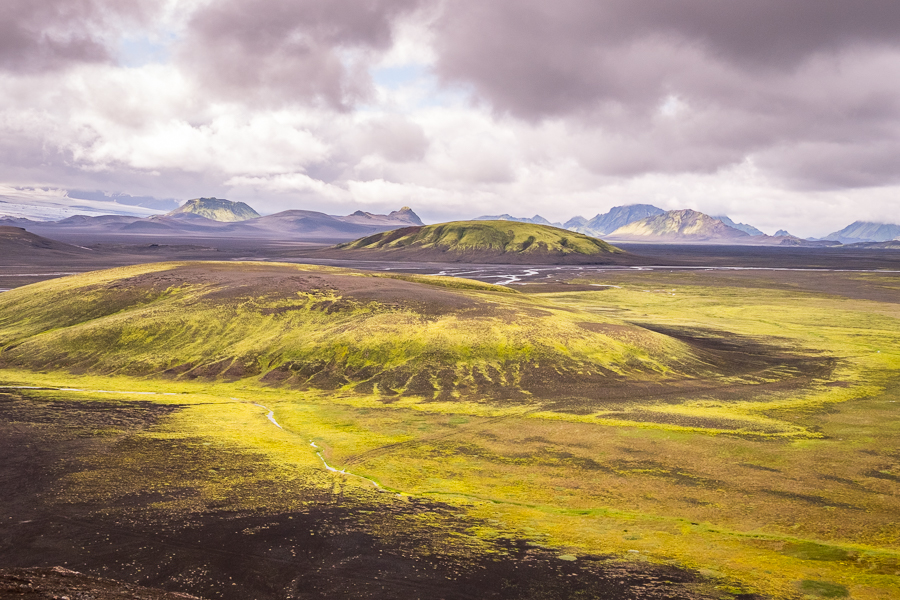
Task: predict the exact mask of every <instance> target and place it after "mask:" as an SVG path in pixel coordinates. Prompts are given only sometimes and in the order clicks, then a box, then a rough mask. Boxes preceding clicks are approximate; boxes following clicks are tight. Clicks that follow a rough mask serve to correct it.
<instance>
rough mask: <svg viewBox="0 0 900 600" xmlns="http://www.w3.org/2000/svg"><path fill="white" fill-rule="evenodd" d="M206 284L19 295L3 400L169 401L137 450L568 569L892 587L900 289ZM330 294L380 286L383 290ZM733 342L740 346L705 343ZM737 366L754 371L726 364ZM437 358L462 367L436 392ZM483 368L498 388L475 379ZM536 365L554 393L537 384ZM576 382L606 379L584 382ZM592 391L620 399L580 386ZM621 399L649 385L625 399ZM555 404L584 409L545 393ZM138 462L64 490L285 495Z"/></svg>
mask: <svg viewBox="0 0 900 600" xmlns="http://www.w3.org/2000/svg"><path fill="white" fill-rule="evenodd" d="M188 268H191V269H193V268H195V266H193V265H155V266H143V267H134V268H129V269H119V270H114V271H108V272H102V273H96V274H91V275H87V276H81V277H80V278H66V279H60V280H54V281H51V282H46V283H43V284H38V286H42V287H38V286H29V287H28V288H22V289H20V290H16V291H14V292H9V293H5V294H3V295H2V296H0V344H2V346H3V352H2V353H0V357H2V361H3V364H4V368H3V370H2V371H0V381H2V382H3V383H4V384H5V385H28V386H46V387H57V388H59V387H66V388H77V390H69V391H67V392H65V393H66V394H68V395H69V396H70V397H71V398H72V399H73V400H76V399H77V400H79V401H88V402H90V401H94V400H97V401H100V400H107V399H108V398H109V397H110V395H111V392H114V394H113V395H114V396H115V397H116V398H123V399H133V400H141V401H147V400H151V401H153V402H158V403H167V404H178V405H180V406H182V408H181V409H180V410H178V411H176V412H174V413H172V414H171V415H170V416H169V417H167V418H166V419H165V420H164V421H163V422H162V423H161V424H160V425H158V426H156V427H154V428H152V429H150V430H148V431H146V432H144V433H142V434H141V435H142V436H145V437H146V438H148V439H160V440H166V439H185V440H196V439H203V440H206V441H205V442H202V443H204V444H208V445H209V446H210V447H212V448H217V449H219V450H220V452H222V453H223V454H228V455H229V456H234V457H235V458H234V461H235V464H237V463H239V459H238V457H239V456H240V455H242V454H248V453H249V454H253V455H260V456H264V457H265V459H266V460H267V461H268V462H269V463H270V464H271V473H269V474H268V475H267V476H271V474H272V473H277V474H280V476H281V477H294V478H303V479H304V480H305V481H306V482H307V485H309V486H311V487H316V486H327V485H334V481H336V480H339V481H340V482H341V484H343V485H347V486H352V487H354V488H357V489H358V490H359V493H361V494H371V495H373V497H375V498H376V499H380V500H377V501H382V502H395V501H398V499H397V494H400V495H401V497H417V498H434V499H439V500H440V501H442V502H446V503H450V504H453V505H455V506H458V507H459V510H460V514H461V515H465V518H466V519H470V520H471V522H472V524H473V526H472V527H473V528H472V529H471V530H470V533H471V534H472V535H473V536H474V538H475V539H479V538H480V539H485V540H488V539H493V538H496V537H498V536H503V535H515V536H519V537H525V538H529V539H530V540H532V543H534V544H539V545H541V546H547V547H551V548H554V549H557V551H558V552H559V553H560V554H563V555H565V556H574V557H576V558H577V557H578V556H579V555H581V554H592V553H606V552H612V553H619V554H621V555H622V556H625V557H631V558H633V559H634V560H651V561H662V562H672V563H675V564H679V565H685V566H688V567H691V568H696V569H699V570H700V571H701V572H702V573H704V574H706V575H707V576H709V577H711V578H713V581H718V582H719V592H720V593H721V594H722V595H723V597H728V596H729V595H734V594H741V593H762V594H768V595H772V596H774V597H779V598H794V597H798V596H808V597H810V598H828V597H852V598H867V599H869V598H871V599H888V598H895V597H898V595H900V527H898V523H897V515H898V514H900V500H898V498H900V454H898V449H900V421H898V419H897V410H898V409H897V404H898V401H900V397H898V396H900V380H898V376H897V372H898V368H900V342H898V340H900V303H898V302H897V301H896V298H897V296H896V294H893V293H892V290H898V289H900V279H898V278H897V277H896V276H895V275H886V274H839V273H832V274H817V275H816V277H818V278H819V279H820V280H819V281H817V282H816V285H815V286H812V285H809V286H805V284H804V281H803V280H802V278H796V277H795V278H793V279H791V280H786V279H784V278H783V277H780V276H776V275H766V274H760V273H756V274H752V275H742V276H738V275H734V276H722V275H721V274H713V273H709V274H705V273H697V274H691V275H683V274H669V273H662V272H660V273H656V272H650V273H647V272H642V273H620V274H610V275H607V276H605V277H604V278H603V279H589V280H585V281H583V282H581V283H584V284H586V285H589V284H600V285H604V286H619V287H602V288H598V289H597V291H575V292H553V293H546V294H540V293H537V294H510V293H506V292H503V291H500V290H497V289H495V288H492V287H491V286H486V285H483V284H477V283H474V282H472V283H467V282H461V281H450V282H447V281H443V280H437V281H432V280H425V279H423V280H420V281H427V282H428V284H427V285H425V284H423V283H417V282H416V281H408V280H405V279H400V280H394V279H392V280H384V282H385V283H386V284H390V285H391V286H393V285H395V284H396V285H400V286H401V288H394V287H388V288H384V289H383V290H382V292H381V295H378V294H375V295H374V296H373V292H372V291H371V290H372V288H373V285H374V284H373V281H374V282H375V284H377V283H381V282H382V278H379V279H376V278H373V277H368V276H364V275H359V274H355V275H351V274H348V273H346V272H343V271H337V270H328V269H308V268H299V267H290V268H292V269H295V271H296V272H295V273H292V274H291V277H295V276H296V277H301V278H303V277H306V278H310V277H313V276H318V277H320V278H321V279H320V280H318V281H317V282H312V281H311V280H310V281H307V282H306V283H305V284H300V283H297V282H295V283H296V285H295V286H294V287H293V288H289V289H288V288H285V289H282V287H281V285H282V284H281V283H279V284H278V285H277V286H276V285H275V284H273V283H272V284H270V285H271V286H274V287H270V288H265V286H263V287H260V285H259V283H260V281H263V280H265V279H269V280H271V278H272V276H273V271H271V269H280V268H282V267H278V266H274V267H273V266H270V265H269V266H254V265H237V266H233V267H227V268H226V269H234V270H237V271H243V272H245V273H246V272H253V270H254V269H259V270H260V273H259V274H260V277H261V279H252V280H240V281H238V280H235V279H234V278H224V279H223V277H224V275H222V274H221V273H220V274H219V275H217V276H216V277H219V279H216V278H215V277H213V276H212V275H209V274H207V275H205V277H206V279H203V278H202V277H200V276H199V274H198V273H199V272H197V271H190V272H188V271H179V269H188ZM216 268H218V267H215V265H208V266H207V267H205V268H204V270H205V272H207V273H209V272H215V269H216ZM223 268H225V267H223ZM284 268H288V267H284ZM228 273H231V271H228ZM151 275H152V276H153V277H161V279H152V280H148V279H147V278H148V277H150V276H151ZM187 275H190V277H187ZM326 275H327V277H326ZM163 276H164V277H163ZM340 277H355V278H356V280H360V279H361V278H363V277H365V279H366V282H365V286H364V287H365V288H366V290H365V291H364V292H363V291H358V290H357V289H356V288H354V287H353V286H352V282H347V281H344V280H343V279H340ZM823 277H825V278H830V282H831V284H832V285H831V289H829V288H828V286H825V288H826V289H825V291H823V290H822V285H821V278H823ZM141 278H143V279H141ZM279 281H281V280H279ZM244 284H246V286H245V287H242V286H243V285H244ZM447 285H449V286H453V287H444V286H447ZM298 286H299V288H303V289H302V290H299V291H298ZM316 286H318V287H316ZM73 289H74V290H75V292H74V293H73ZM267 289H268V291H266V293H265V294H261V293H260V290H263V291H265V290H267ZM398 289H399V290H400V291H399V292H398V291H397V290H398ZM423 289H424V290H429V292H425V291H422V290H423ZM578 289H583V288H578ZM235 290H241V291H240V293H238V292H237V291H235ZM411 291H416V293H417V294H419V295H418V296H415V297H413V296H410V293H411ZM430 291H436V295H434V294H430ZM266 294H268V295H266ZM285 297H289V299H285ZM386 307H387V308H386ZM281 309H285V310H281ZM585 323H591V324H593V325H591V326H590V327H585V326H584V325H583V324H585ZM141 324H143V326H142V325H141ZM578 324H582V325H578ZM362 326H365V329H364V330H363V331H364V333H360V330H359V328H360V327H362ZM679 332H680V334H684V332H693V334H692V335H693V337H689V336H688V337H686V336H685V335H676V334H679ZM402 336H406V337H402ZM718 338H724V339H726V340H728V339H731V340H737V341H738V343H737V346H738V349H737V350H734V349H732V350H728V349H727V347H726V350H721V348H722V347H721V346H715V345H710V343H709V340H710V339H718ZM554 340H556V341H557V343H555V344H554ZM692 340H693V341H692ZM697 340H700V341H697ZM704 340H706V341H704ZM214 342H215V343H214ZM416 342H417V343H418V345H416ZM741 348H743V349H744V351H743V352H742V351H740V349H741ZM226 349H227V352H226ZM720 350H721V351H720ZM222 353H225V354H222ZM742 354H743V355H752V360H749V359H747V362H746V364H743V365H742V366H740V368H738V367H735V366H734V365H733V364H731V365H730V364H728V362H727V361H728V360H730V361H732V362H735V361H738V357H739V356H740V355H742ZM323 356H324V357H325V358H322V357H323ZM535 356H537V357H539V360H535V359H534V358H535ZM260 357H261V358H260ZM773 357H774V359H777V360H769V359H771V358H773ZM251 358H253V361H254V362H251V361H250V359H251ZM314 359H315V360H314ZM726 359H727V360H726ZM316 360H319V361H321V362H322V363H324V364H325V365H332V366H331V367H329V368H324V367H323V369H320V370H318V371H315V372H312V371H310V373H309V376H308V377H305V378H302V377H301V375H298V372H300V371H301V370H302V368H301V367H299V366H298V367H296V368H295V367H293V366H292V367H288V368H287V369H286V370H279V369H280V367H282V366H283V365H285V364H289V365H301V366H302V365H305V364H311V363H313V362H315V361H316ZM366 361H369V362H368V363H367V362H366ZM234 364H240V365H242V369H243V370H240V371H238V370H236V369H233V368H232V366H233V365H234ZM316 364H318V363H316ZM367 364H373V365H378V366H379V368H380V370H378V369H375V370H374V371H365V372H364V371H363V368H364V367H365V366H366V365H367ZM447 364H453V365H455V366H454V369H453V375H452V378H451V377H450V376H449V375H447V376H445V377H444V379H443V380H442V379H441V377H440V376H439V374H440V372H441V369H442V368H444V367H442V365H447ZM510 364H512V365H515V368H510V367H509V365H510ZM541 364H550V365H552V367H553V368H552V372H554V373H556V376H555V379H554V378H553V377H551V376H550V371H548V370H541V369H540V365H541ZM179 365H189V366H190V368H188V369H179V368H177V367H178V366H179ZM209 365H216V367H215V368H209ZM247 365H250V366H247ZM253 365H258V367H257V368H251V367H252V366H253ZM504 365H506V367H504ZM385 366H386V367H388V368H384V367H385ZM401 367H404V368H401ZM501 367H503V368H502V369H501ZM757 367H758V368H757ZM491 368H493V369H495V370H496V372H497V373H502V375H494V377H500V382H501V383H502V385H488V384H481V385H480V386H479V385H477V384H475V383H473V382H474V381H475V380H476V375H475V374H476V373H480V374H482V375H483V376H485V377H486V378H489V377H490V376H491V375H492V374H493V371H491V370H490V369H491ZM398 369H399V370H398ZM504 369H505V370H504ZM754 369H755V370H754ZM323 370H324V372H325V375H323V376H321V377H319V378H318V379H316V374H317V373H320V372H322V371H323ZM423 370H424V371H425V372H428V373H432V374H433V375H434V376H433V377H431V378H430V381H431V382H432V385H431V387H430V388H427V389H425V391H424V392H423V391H422V388H415V387H413V388H412V389H411V384H410V379H412V377H413V375H409V378H408V379H405V380H403V377H400V376H394V375H395V374H396V373H402V374H403V375H404V376H405V375H406V374H407V373H413V372H417V371H423ZM529 370H530V371H532V372H533V371H535V370H537V371H538V372H539V373H541V376H542V377H545V378H546V377H549V378H550V380H549V383H546V382H545V383H544V384H541V385H538V383H535V382H531V381H529V380H528V378H527V376H526V375H527V373H528V372H529ZM384 371H388V372H389V373H391V374H393V375H392V377H394V378H393V379H389V378H388V376H387V375H384V376H381V375H379V373H383V372H384ZM587 371H590V376H587V375H584V373H585V372H587ZM579 372H580V373H581V374H582V376H583V377H585V379H584V381H586V382H588V383H587V384H585V386H582V387H579V386H574V387H571V386H570V387H566V385H565V382H566V381H569V380H571V379H577V378H578V376H579ZM272 373H275V374H276V375H277V374H279V373H281V374H284V373H290V374H289V375H288V376H287V377H278V376H273V375H271V374H272ZM514 374H518V375H517V376H518V378H516V376H514ZM302 375H304V376H305V375H307V373H306V372H303V373H302ZM363 375H369V377H368V378H364V377H363ZM601 376H602V377H603V378H605V379H603V380H602V381H606V382H609V383H604V384H603V385H606V389H607V390H610V391H609V393H606V394H601V395H591V394H590V393H588V392H586V391H585V390H587V389H588V388H589V387H591V385H595V386H596V385H598V382H601V379H599V378H600V377H601ZM373 378H374V379H376V381H375V382H374V383H372V385H368V382H370V381H372V379H373ZM620 379H624V380H625V381H627V382H629V385H626V386H624V389H631V388H635V387H637V388H639V389H641V390H644V392H643V393H627V394H626V393H619V392H618V391H617V390H621V389H623V387H622V386H619V385H618V383H617V382H619V380H620ZM401 380H402V381H401ZM389 381H390V382H392V383H391V384H389V383H388V382H389ZM442 382H443V383H442ZM413 383H415V382H413ZM588 384H590V385H588ZM554 386H556V387H558V388H559V389H563V390H565V393H564V394H563V395H565V396H566V398H563V399H560V398H559V397H554V395H553V394H551V393H549V392H548V391H547V390H548V389H550V388H553V387H554ZM600 387H603V386H602V385H601V386H600ZM503 389H512V390H514V391H515V392H516V393H515V394H512V395H508V394H507V395H505V394H503V393H501V390H503ZM663 389H675V393H663V391H661V390H663ZM78 390H83V391H78ZM98 390H106V391H105V392H100V391H98ZM29 394H30V395H31V396H32V397H34V398H40V397H41V396H42V395H56V396H58V395H59V394H60V392H58V391H50V390H48V391H40V390H35V391H31V392H29ZM259 405H262V406H264V407H266V408H262V407H261V406H259ZM268 410H272V411H273V415H272V416H273V418H274V419H275V421H277V423H278V424H279V425H281V426H282V428H279V427H276V426H275V425H274V424H273V423H272V422H271V421H270V420H269V419H267V414H268V412H267V411H268ZM100 433H102V432H100ZM311 442H315V444H316V445H317V446H318V447H320V448H321V449H322V453H321V456H322V458H324V459H325V460H326V461H327V463H328V464H329V465H332V466H333V467H335V468H338V469H345V470H346V471H348V472H350V473H353V474H356V475H359V476H361V477H364V478H367V479H370V480H372V481H375V482H377V483H378V484H379V485H380V486H382V491H378V489H377V488H375V486H374V485H373V484H372V483H371V482H369V481H366V480H364V479H361V478H357V477H348V476H345V475H340V474H337V475H334V474H331V475H329V474H328V473H326V472H325V471H324V469H323V463H322V458H320V457H319V455H318V454H317V453H316V449H315V448H314V447H312V446H311V445H310V443H311ZM135 462H143V463H149V464H152V457H147V456H143V457H142V456H128V455H122V456H116V457H97V458H96V459H95V460H94V462H93V463H92V464H91V465H89V466H88V467H87V468H85V470H84V471H83V472H82V473H80V474H79V475H78V476H77V477H73V478H72V479H71V480H70V481H69V482H68V485H69V492H70V495H69V497H70V498H71V497H74V498H76V499H78V498H98V497H103V498H107V499H112V498H115V497H121V496H126V495H128V494H133V493H135V491H136V490H138V491H139V490H144V491H146V490H152V491H155V492H160V491H164V490H166V489H171V488H176V487H183V486H190V487H193V488H195V489H197V490H199V493H198V495H192V496H187V497H178V498H174V499H172V500H168V501H164V502H162V503H161V505H163V506H164V507H165V509H166V510H171V511H176V512H177V511H186V512H190V511H193V510H201V509H202V507H203V506H207V505H209V504H210V503H214V502H218V503H222V502H224V503H230V504H229V505H233V506H236V507H249V508H257V509H265V507H266V506H268V505H269V504H270V503H271V501H272V499H271V498H266V497H256V496H253V495H252V494H249V495H248V494H246V493H236V492H235V491H234V490H237V489H242V490H243V489H247V481H246V479H247V477H250V476H248V475H247V474H244V473H241V472H240V469H235V470H234V471H233V472H229V471H228V470H227V469H226V470H225V471H224V472H216V473H208V472H198V473H196V475H195V477H194V478H193V479H191V480H190V481H184V480H183V479H182V480H178V481H175V480H171V479H170V478H169V477H170V476H169V475H168V474H167V473H166V472H165V471H164V470H160V471H153V470H152V469H149V470H148V469H134V468H133V465H134V464H135ZM128 465H131V466H128ZM251 483H252V482H251ZM251 487H252V486H251ZM284 502H296V503H299V504H302V498H293V499H292V500H284ZM423 518H426V517H423ZM435 526H436V527H440V523H435Z"/></svg>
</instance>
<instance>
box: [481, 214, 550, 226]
mask: <svg viewBox="0 0 900 600" xmlns="http://www.w3.org/2000/svg"><path fill="white" fill-rule="evenodd" d="M472 220H473V221H514V222H516V223H531V224H533V225H550V226H551V227H559V228H560V229H562V223H551V222H550V221H548V220H547V219H545V218H544V217H542V216H541V215H534V216H533V217H514V216H512V215H509V214H507V213H503V214H502V215H481V216H480V217H475V218H474V219H472Z"/></svg>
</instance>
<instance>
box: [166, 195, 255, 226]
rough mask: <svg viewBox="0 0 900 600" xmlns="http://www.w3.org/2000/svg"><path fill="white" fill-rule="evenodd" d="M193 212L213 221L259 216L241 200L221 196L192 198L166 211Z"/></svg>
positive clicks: (230, 220) (172, 214) (246, 218)
mask: <svg viewBox="0 0 900 600" xmlns="http://www.w3.org/2000/svg"><path fill="white" fill-rule="evenodd" d="M181 214H194V215H200V216H201V217H206V218H207V219H211V220H213V221H222V222H223V223H235V222H238V221H249V220H250V219H256V218H258V217H259V213H258V212H256V211H255V210H253V209H252V208H251V207H250V206H249V205H248V204H245V203H243V202H232V201H231V200H224V199H222V198H194V199H193V200H188V201H187V202H185V203H184V204H183V205H181V206H180V207H178V208H176V209H175V210H173V211H172V212H170V213H168V216H174V215H181Z"/></svg>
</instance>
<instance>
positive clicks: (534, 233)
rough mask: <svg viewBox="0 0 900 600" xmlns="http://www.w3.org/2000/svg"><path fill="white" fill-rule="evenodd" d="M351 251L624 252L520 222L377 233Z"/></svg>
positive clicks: (457, 223) (351, 246)
mask: <svg viewBox="0 0 900 600" xmlns="http://www.w3.org/2000/svg"><path fill="white" fill-rule="evenodd" d="M338 248H343V249H347V250H401V249H406V250H412V249H421V250H440V251H443V252H472V251H482V252H484V251H487V252H499V253H516V254H538V253H551V254H560V255H563V256H565V255H585V256H594V255H602V254H615V253H621V252H622V251H621V250H620V249H618V248H616V247H614V246H611V245H609V244H607V243H606V242H604V241H603V240H599V239H597V238H593V237H589V236H586V235H584V234H581V233H575V232H572V231H567V230H565V229H559V228H557V227H551V226H549V225H535V224H532V223H519V222H516V221H453V222H450V223H440V224H438V225H426V226H424V227H407V228H404V229H397V230H394V231H388V232H385V233H377V234H375V235H371V236H369V237H365V238H362V239H359V240H356V241H353V242H348V243H346V244H341V245H340V246H338Z"/></svg>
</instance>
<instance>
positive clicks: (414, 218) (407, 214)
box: [388, 206, 424, 225]
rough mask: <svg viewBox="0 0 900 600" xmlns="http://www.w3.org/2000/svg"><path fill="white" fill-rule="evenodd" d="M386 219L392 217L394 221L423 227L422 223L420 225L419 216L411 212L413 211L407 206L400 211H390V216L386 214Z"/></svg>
mask: <svg viewBox="0 0 900 600" xmlns="http://www.w3.org/2000/svg"><path fill="white" fill-rule="evenodd" d="M388 217H393V218H394V219H398V220H402V221H408V222H409V223H411V224H413V225H424V223H422V219H420V218H419V215H417V214H416V213H415V212H413V209H411V208H410V207H408V206H404V207H403V208H401V209H400V210H394V211H391V212H390V214H388Z"/></svg>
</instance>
